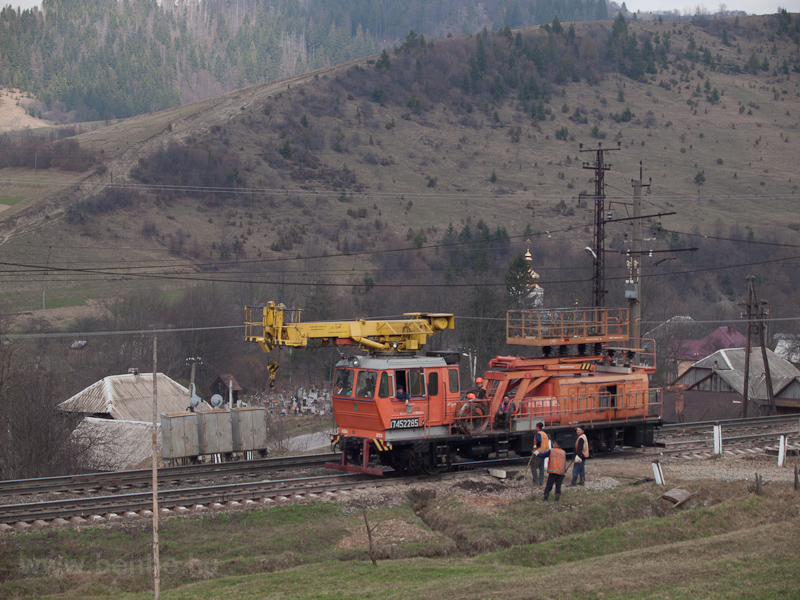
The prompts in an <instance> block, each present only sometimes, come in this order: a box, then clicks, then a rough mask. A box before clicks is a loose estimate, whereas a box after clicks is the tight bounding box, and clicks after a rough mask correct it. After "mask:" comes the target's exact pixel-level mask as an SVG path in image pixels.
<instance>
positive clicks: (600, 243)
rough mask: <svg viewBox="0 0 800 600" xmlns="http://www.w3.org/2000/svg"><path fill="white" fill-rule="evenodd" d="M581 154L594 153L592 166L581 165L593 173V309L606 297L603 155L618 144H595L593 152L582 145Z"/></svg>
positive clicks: (604, 169)
mask: <svg viewBox="0 0 800 600" xmlns="http://www.w3.org/2000/svg"><path fill="white" fill-rule="evenodd" d="M578 148H579V150H580V151H581V152H594V153H595V160H594V164H590V163H588V162H584V163H583V168H584V169H591V170H593V171H594V242H593V243H594V257H593V262H594V275H593V276H592V295H593V301H594V306H595V307H601V306H603V305H604V304H605V295H606V289H605V288H606V267H605V260H604V256H603V252H604V246H605V223H606V222H605V215H604V213H603V211H604V200H605V198H606V192H605V182H604V177H605V171H608V170H610V169H611V165H610V164H606V162H605V153H606V152H611V151H614V150H619V149H620V144H619V142H618V143H617V147H616V148H603V144H602V143H598V144H597V148H596V149H594V150H590V149H588V148H587V149H586V150H584V149H583V144H580V145H579V146H578Z"/></svg>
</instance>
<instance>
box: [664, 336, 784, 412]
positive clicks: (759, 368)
mask: <svg viewBox="0 0 800 600" xmlns="http://www.w3.org/2000/svg"><path fill="white" fill-rule="evenodd" d="M767 360H768V362H769V371H770V376H771V378H772V389H773V391H774V392H775V394H778V393H779V392H780V391H782V390H784V389H785V388H788V387H789V386H790V384H791V383H792V381H793V380H795V379H796V378H798V377H800V369H798V368H797V367H795V366H794V365H793V364H792V363H790V362H788V361H786V360H784V359H782V358H781V357H780V356H778V355H777V354H775V353H774V352H773V351H772V350H769V349H767ZM744 363H745V349H744V348H728V349H726V350H719V351H718V352H715V353H714V354H712V355H711V356H708V357H706V358H704V359H703V360H700V361H697V362H696V363H694V364H693V365H692V366H691V368H689V369H688V370H687V371H686V372H685V373H684V374H683V375H681V376H680V377H678V379H676V380H675V382H674V384H673V385H681V384H686V383H688V384H689V385H690V387H692V386H693V385H694V384H697V383H699V382H701V381H703V379H704V378H705V377H706V376H707V375H708V374H711V373H713V374H714V375H715V376H716V377H719V378H720V379H722V380H723V381H724V382H725V383H727V384H728V385H729V386H730V387H731V388H732V389H734V390H736V392H737V393H739V394H741V395H744ZM765 371H766V369H765V368H764V360H763V358H762V354H761V348H760V347H756V348H753V349H752V350H751V353H750V376H749V382H748V383H749V387H750V393H749V394H748V395H749V396H750V397H751V398H757V399H766V398H767V382H766V380H767V378H766V377H765V375H764V374H765Z"/></svg>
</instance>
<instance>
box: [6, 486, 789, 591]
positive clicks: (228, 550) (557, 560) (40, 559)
mask: <svg viewBox="0 0 800 600" xmlns="http://www.w3.org/2000/svg"><path fill="white" fill-rule="evenodd" d="M603 480H604V481H606V482H608V481H614V480H612V479H609V478H608V477H606V478H603ZM680 485H684V486H686V487H687V489H690V490H692V491H694V492H696V495H695V496H694V497H693V498H692V499H691V500H690V501H689V502H688V503H687V504H684V505H682V506H681V507H679V508H673V507H672V505H671V503H669V502H668V501H666V500H664V499H661V498H659V496H660V494H661V493H662V492H663V491H664V489H663V488H658V487H649V486H647V485H645V486H631V485H627V486H626V485H616V487H614V488H613V489H606V490H589V489H586V490H583V489H581V490H580V491H578V492H575V491H573V490H571V489H566V490H565V491H564V494H563V496H562V498H561V504H560V505H559V506H554V505H553V504H552V500H551V502H550V503H548V504H543V503H542V502H540V496H541V493H540V491H539V489H537V491H536V494H535V495H534V496H533V497H531V496H529V495H528V489H529V488H528V484H525V483H524V482H523V483H522V487H516V483H515V482H510V483H498V482H496V481H491V480H489V478H477V477H476V478H475V479H474V480H470V481H466V480H462V481H458V482H452V481H450V482H447V481H443V482H441V481H440V482H436V481H434V482H430V483H423V484H420V485H418V486H414V487H413V488H411V489H408V488H407V487H406V486H404V490H405V491H400V490H399V489H395V490H390V491H388V492H386V491H383V492H382V491H376V490H371V491H369V492H368V493H367V494H365V495H361V494H358V493H357V492H356V495H355V497H354V498H353V499H351V500H350V501H348V502H342V503H323V502H321V501H312V502H308V503H305V504H293V505H289V506H276V507H274V508H270V509H261V510H247V511H240V512H232V513H223V514H208V515H207V516H205V517H201V518H191V517H190V518H184V519H180V518H179V519H169V520H162V523H161V526H160V548H161V553H160V556H161V592H162V594H163V597H165V598H225V599H227V598H237V599H239V598H333V597H337V598H374V597H376V596H378V595H379V596H380V597H385V598H423V597H424V598H431V599H439V598H464V599H466V598H481V599H483V598H500V597H502V598H574V597H576V596H582V597H587V598H607V599H608V598H615V599H628V598H642V597H647V598H698V597H707V598H731V599H737V600H739V599H741V598H752V599H773V598H791V597H795V596H796V594H797V590H798V584H797V577H796V572H797V568H798V566H799V565H798V559H797V554H796V552H795V551H794V548H795V544H793V535H796V534H797V532H798V525H799V524H798V516H797V508H796V501H795V499H794V496H796V493H794V495H793V492H792V491H791V490H790V485H789V484H787V483H773V485H771V486H768V489H765V493H764V495H762V496H756V495H755V494H750V493H748V491H747V484H746V482H742V481H739V482H734V483H730V482H729V483H721V482H715V481H709V480H706V481H690V482H680ZM365 519H366V520H367V522H368V523H369V525H370V526H371V527H373V528H374V531H373V532H372V538H373V546H372V554H373V557H374V558H375V559H376V564H375V566H373V564H372V563H371V561H370V557H369V552H370V544H369V542H368V540H367V535H366V528H365ZM150 529H151V528H150V526H149V523H148V522H146V521H142V522H139V523H136V522H134V523H129V524H127V525H116V526H111V527H110V528H109V527H85V528H81V529H72V528H71V529H66V530H61V531H31V532H28V533H24V534H19V535H14V536H11V535H6V536H4V538H3V540H2V544H3V546H2V547H3V550H4V551H3V553H2V554H0V573H2V575H3V577H2V580H0V589H2V590H3V591H4V592H5V595H6V596H9V597H11V596H13V597H32V596H35V597H38V598H51V597H52V598H56V597H58V598H62V597H82V598H104V597H108V596H109V595H113V596H114V597H119V598H144V597H147V596H148V594H150V595H152V577H151V573H152V571H151V569H152V566H151V564H150V561H149V559H148V557H149V553H150V550H151V545H150V535H151V531H150ZM687 557H690V558H687ZM793 573H794V575H793Z"/></svg>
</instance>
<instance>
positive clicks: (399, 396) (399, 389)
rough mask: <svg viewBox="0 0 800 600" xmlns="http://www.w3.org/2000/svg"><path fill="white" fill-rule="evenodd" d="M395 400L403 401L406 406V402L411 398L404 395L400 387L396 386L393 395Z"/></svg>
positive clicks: (404, 392)
mask: <svg viewBox="0 0 800 600" xmlns="http://www.w3.org/2000/svg"><path fill="white" fill-rule="evenodd" d="M395 398H397V399H398V400H401V401H404V402H405V403H406V404H408V401H409V400H411V396H409V395H408V393H406V391H405V390H404V389H403V386H402V385H398V386H397V394H395Z"/></svg>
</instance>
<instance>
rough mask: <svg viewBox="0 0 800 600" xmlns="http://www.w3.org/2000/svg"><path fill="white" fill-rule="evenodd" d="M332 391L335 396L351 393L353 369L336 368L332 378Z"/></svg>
mask: <svg viewBox="0 0 800 600" xmlns="http://www.w3.org/2000/svg"><path fill="white" fill-rule="evenodd" d="M333 393H334V394H335V395H336V396H349V395H351V394H352V393H353V371H351V370H350V369H336V376H335V377H334V380H333Z"/></svg>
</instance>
